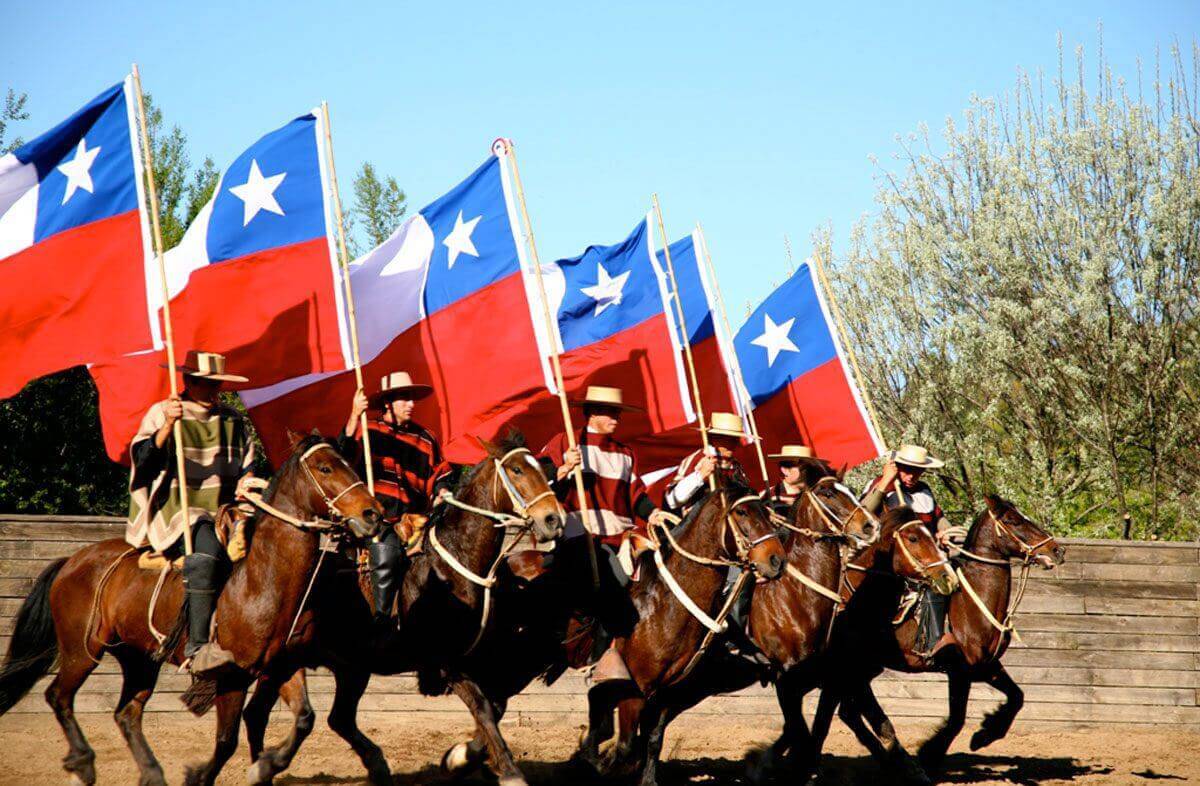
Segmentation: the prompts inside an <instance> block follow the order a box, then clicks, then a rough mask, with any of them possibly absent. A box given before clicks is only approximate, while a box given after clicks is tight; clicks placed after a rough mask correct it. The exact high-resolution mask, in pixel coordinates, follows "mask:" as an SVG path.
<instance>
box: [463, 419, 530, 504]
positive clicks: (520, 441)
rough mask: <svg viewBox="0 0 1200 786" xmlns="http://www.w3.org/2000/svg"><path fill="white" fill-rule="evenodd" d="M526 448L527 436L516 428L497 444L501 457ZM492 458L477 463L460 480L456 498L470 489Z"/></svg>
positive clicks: (510, 430) (509, 431) (488, 457)
mask: <svg viewBox="0 0 1200 786" xmlns="http://www.w3.org/2000/svg"><path fill="white" fill-rule="evenodd" d="M524 447H528V445H527V444H526V440H525V434H524V433H523V432H521V431H520V430H519V429H515V428H513V429H509V430H508V433H507V434H505V435H504V439H502V440H500V442H499V443H497V444H496V449H497V450H498V451H500V455H501V456H503V455H504V454H505V453H508V452H510V451H513V450H518V449H520V448H524ZM491 458H492V456H491V455H490V454H489V455H488V456H487V457H485V458H484V459H482V460H481V461H477V462H476V463H475V464H473V465H472V466H471V467H470V469H468V470H467V471H466V472H464V473H463V474H462V477H460V478H459V479H458V484H457V485H456V486H455V487H454V495H455V496H456V497H457V496H459V494H460V493H461V492H463V491H466V490H467V489H468V488H470V486H471V484H472V483H474V482H475V478H476V477H477V476H478V475H479V472H480V470H482V469H483V468H484V467H485V466H487V463H488V460H489V459H491Z"/></svg>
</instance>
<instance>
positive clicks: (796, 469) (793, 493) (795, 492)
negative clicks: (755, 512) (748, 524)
mask: <svg viewBox="0 0 1200 786" xmlns="http://www.w3.org/2000/svg"><path fill="white" fill-rule="evenodd" d="M814 457H815V454H814V453H813V450H812V448H810V447H809V446H808V445H784V446H783V447H781V448H780V449H779V452H778V453H771V454H769V455H768V456H767V458H769V459H772V460H774V461H775V462H776V463H778V464H779V476H780V477H779V482H778V483H776V484H775V485H774V486H772V487H771V488H769V489H767V490H766V491H764V492H763V495H762V496H763V499H765V500H766V501H767V503H768V504H769V505H770V506H771V508H772V509H773V510H774V511H775V512H776V513H781V514H783V513H786V512H787V510H788V509H789V508H791V507H792V504H793V503H794V502H795V501H796V497H798V496H799V495H800V490H801V489H800V482H801V481H800V478H801V470H800V462H801V460H803V459H810V458H814Z"/></svg>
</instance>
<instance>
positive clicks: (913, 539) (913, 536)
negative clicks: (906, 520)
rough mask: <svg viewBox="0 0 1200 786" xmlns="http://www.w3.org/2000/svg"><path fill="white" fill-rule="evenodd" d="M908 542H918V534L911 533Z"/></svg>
mask: <svg viewBox="0 0 1200 786" xmlns="http://www.w3.org/2000/svg"><path fill="white" fill-rule="evenodd" d="M908 542H909V543H916V542H917V536H916V535H909V536H908Z"/></svg>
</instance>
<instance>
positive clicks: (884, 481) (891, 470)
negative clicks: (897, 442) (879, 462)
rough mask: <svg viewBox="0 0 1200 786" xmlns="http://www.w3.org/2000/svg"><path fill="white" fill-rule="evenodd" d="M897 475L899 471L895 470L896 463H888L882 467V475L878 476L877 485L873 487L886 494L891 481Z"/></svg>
mask: <svg viewBox="0 0 1200 786" xmlns="http://www.w3.org/2000/svg"><path fill="white" fill-rule="evenodd" d="M898 475H899V470H897V469H896V462H894V461H889V462H888V463H887V464H885V465H884V467H883V474H882V475H880V476H879V483H877V484H876V485H875V488H877V489H879V490H880V491H882V492H884V493H886V492H887V490H888V489H889V488H890V487H891V485H892V481H894V480H895V479H896V477H897V476H898Z"/></svg>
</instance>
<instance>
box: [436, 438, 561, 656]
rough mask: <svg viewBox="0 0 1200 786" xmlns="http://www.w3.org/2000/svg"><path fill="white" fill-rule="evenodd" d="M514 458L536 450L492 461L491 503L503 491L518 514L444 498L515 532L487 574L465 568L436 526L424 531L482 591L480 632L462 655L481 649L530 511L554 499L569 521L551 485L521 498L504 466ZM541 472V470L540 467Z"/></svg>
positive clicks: (517, 451) (444, 557)
mask: <svg viewBox="0 0 1200 786" xmlns="http://www.w3.org/2000/svg"><path fill="white" fill-rule="evenodd" d="M515 456H528V457H530V458H532V457H533V451H531V450H529V448H514V449H512V450H510V451H508V452H507V453H505V454H504V455H503V456H501V457H500V458H493V459H492V465H493V467H495V470H496V471H495V473H494V475H493V477H492V491H491V501H492V506H493V507H500V505H501V499H500V489H503V490H504V493H505V494H506V495H507V497H508V501H509V503H510V504H511V505H512V508H513V511H514V513H515V514H516V515H513V514H512V513H504V512H501V511H498V510H488V509H487V508H480V507H476V506H474V505H469V504H467V503H466V502H463V501H462V500H460V499H458V498H457V497H455V496H454V495H453V494H449V493H448V494H446V495H444V496H443V497H442V501H443V502H444V503H445V504H447V505H450V506H451V507H455V508H458V509H459V510H462V511H465V512H467V513H473V514H475V515H477V516H481V517H483V518H486V519H490V520H491V521H492V522H493V523H492V526H493V527H495V528H496V529H503V530H506V531H508V530H511V531H512V534H513V535H514V536H513V537H511V538H509V541H508V543H507V544H505V545H504V546H502V547H501V548H500V550H499V551H498V552H497V553H496V558H495V559H494V560H492V566H491V567H490V568H489V569H488V572H487V574H486V575H483V576H481V575H479V574H478V573H476V572H475V571H473V570H471V569H470V568H468V567H467V566H466V565H463V564H462V563H461V562H459V560H458V558H457V557H455V556H454V555H453V554H451V553H450V551H449V550H448V549H447V548H446V547H445V546H444V545H442V542H441V541H440V540H438V536H437V524H433V525H432V526H430V527H429V528H428V529H427V530H425V534H426V536H427V537H428V539H429V545H431V546H432V547H433V550H434V552H435V553H436V554H437V555H438V556H439V557H441V559H442V561H443V562H445V563H446V564H447V565H449V566H450V569H451V570H453V571H454V572H455V573H457V574H458V575H460V576H462V577H463V578H464V579H466V580H467V581H469V582H470V583H471V584H474V585H475V586H478V587H482V588H483V611H482V613H481V614H480V617H479V630H478V631H477V632H476V633H475V638H474V639H473V640H472V641H471V644H470V646H468V647H467V648H466V650H464V651H463V655H469V654H471V652H473V651H474V650H475V648H476V647H477V646H479V642H480V641H482V640H483V634H484V633H485V632H486V631H487V626H488V620H489V618H490V617H491V614H492V588H493V587H494V586H495V585H496V572H497V571H498V570H499V568H500V565H501V563H503V562H504V560H505V559H506V558H507V557H508V555H509V554H510V553H511V552H512V550H513V549H514V548H516V546H517V544H518V543H520V542H521V541H522V540H523V538H524V535H525V533H526V532H527V531H528V530H529V529H530V528H531V527H533V524H534V521H533V516H532V515H531V514H530V512H529V511H530V509H531V508H533V506H534V505H536V504H538V503H539V502H541V501H542V500H544V499H547V498H551V499H554V503H555V506H556V508H557V510H558V514H559V517H560V520H563V521H565V520H566V514H565V513H564V512H563V508H562V504H561V503H560V502H559V501H558V499H557V496H556V495H555V493H554V490H553V489H551V488H549V485H550V484H549V483H547V484H546V485H547V490H546V491H543V492H541V493H540V494H537V495H536V496H534V497H533V498H532V499H525V497H524V496H522V494H521V491H520V489H518V488H517V485H516V483H514V482H513V480H512V478H511V477H510V476H509V474H508V469H507V467H506V466H505V465H506V464H507V463H508V461H509V460H510V459H512V458H513V457H515ZM536 463H537V462H536V460H534V461H533V462H532V463H531V466H533V465H536ZM538 471H539V472H540V471H541V470H540V467H539V469H538ZM543 479H544V478H543Z"/></svg>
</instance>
